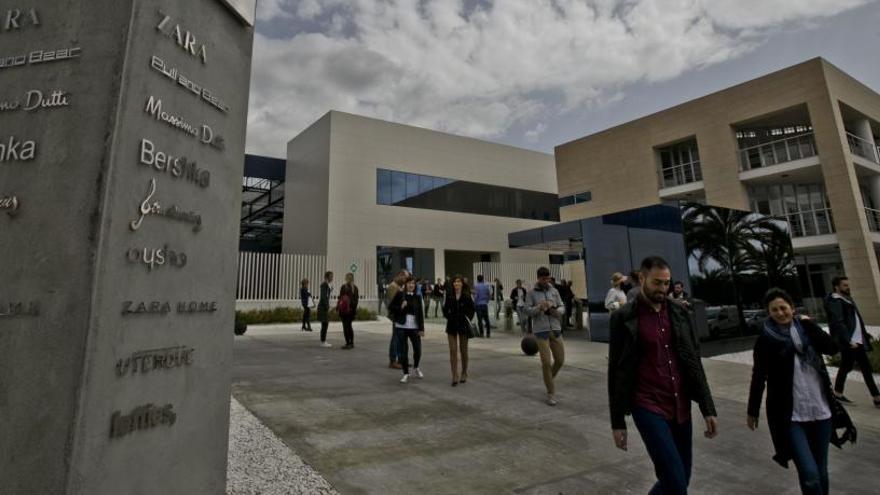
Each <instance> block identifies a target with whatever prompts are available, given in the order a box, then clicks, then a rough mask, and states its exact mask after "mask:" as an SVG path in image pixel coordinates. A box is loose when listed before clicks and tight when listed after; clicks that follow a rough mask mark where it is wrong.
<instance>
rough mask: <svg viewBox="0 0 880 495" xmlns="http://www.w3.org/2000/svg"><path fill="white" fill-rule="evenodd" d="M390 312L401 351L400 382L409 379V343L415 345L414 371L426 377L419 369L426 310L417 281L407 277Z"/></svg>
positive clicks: (389, 306) (396, 295)
mask: <svg viewBox="0 0 880 495" xmlns="http://www.w3.org/2000/svg"><path fill="white" fill-rule="evenodd" d="M388 312H389V313H391V318H392V319H393V320H394V334H395V337H397V351H398V352H399V353H400V366H401V368H403V378H401V379H400V383H406V382H408V381H409V345H408V341H409V342H412V346H413V366H414V369H413V371H414V372H415V375H416V376H417V377H418V378H424V377H425V375H423V374H422V370H421V369H419V361H421V360H422V337H424V336H425V311H424V310H423V309H422V297H421V296H420V295H418V294H417V293H416V281H415V279H414V278H413V277H412V276H409V277H407V279H406V283H405V284H404V288H403V290H401V291H398V292H397V294H395V295H394V299H392V300H391V304H389V305H388Z"/></svg>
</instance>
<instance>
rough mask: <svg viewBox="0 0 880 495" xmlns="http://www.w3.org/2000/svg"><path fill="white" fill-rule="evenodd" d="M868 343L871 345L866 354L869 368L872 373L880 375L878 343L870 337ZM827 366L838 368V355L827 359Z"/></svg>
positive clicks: (879, 347) (879, 344) (879, 349)
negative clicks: (869, 364)
mask: <svg viewBox="0 0 880 495" xmlns="http://www.w3.org/2000/svg"><path fill="white" fill-rule="evenodd" d="M868 342H870V343H871V345H872V346H873V349H872V350H871V352H869V353H868V360H869V361H870V362H871V368H873V370H874V373H880V343H878V342H877V340H876V339H875V338H874V337H872V336H871V335H868ZM828 365H829V366H837V367H838V368H839V367H840V354H835V355H833V356H831V357H830V358H828ZM856 369H858V364H857V365H856Z"/></svg>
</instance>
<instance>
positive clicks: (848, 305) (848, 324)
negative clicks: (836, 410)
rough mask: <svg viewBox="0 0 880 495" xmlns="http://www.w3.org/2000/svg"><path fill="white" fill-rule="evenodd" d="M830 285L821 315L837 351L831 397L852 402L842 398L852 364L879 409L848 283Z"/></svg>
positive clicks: (879, 397) (866, 347)
mask: <svg viewBox="0 0 880 495" xmlns="http://www.w3.org/2000/svg"><path fill="white" fill-rule="evenodd" d="M831 285H832V286H833V287H834V292H832V293H831V294H829V295H828V297H826V298H825V314H827V315H828V327H829V329H830V330H831V336H832V337H834V341H835V342H836V343H837V346H838V347H839V348H840V369H839V370H838V371H837V378H836V379H835V380H834V395H835V396H837V400H839V401H840V402H852V401H850V400H849V399H847V398H846V397H844V395H843V387H844V385H846V375H848V374H849V372H850V371H852V369H853V364H855V363H858V365H859V369H860V370H861V371H862V376H863V377H864V379H865V385H867V386H868V392H870V393H871V397H873V398H874V405H875V406H877V407H880V391H878V390H877V384H876V383H875V382H874V374H873V372H872V369H871V362H870V361H869V359H868V352H869V351H870V350H871V342H869V341H868V333H867V331H866V330H865V322H864V320H862V315H861V313H859V308H857V307H856V303H855V302H854V301H853V300H852V293H851V292H850V287H849V279H847V278H846V277H834V279H832V280H831Z"/></svg>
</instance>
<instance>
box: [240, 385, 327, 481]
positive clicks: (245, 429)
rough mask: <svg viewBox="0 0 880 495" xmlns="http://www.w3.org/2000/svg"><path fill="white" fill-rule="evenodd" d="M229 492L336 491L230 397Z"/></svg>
mask: <svg viewBox="0 0 880 495" xmlns="http://www.w3.org/2000/svg"><path fill="white" fill-rule="evenodd" d="M226 493H227V495H270V494H300V493H301V494H309V495H311V494H320V495H324V494H326V495H337V494H338V492H337V491H336V490H334V489H333V487H332V486H330V483H328V482H327V480H325V479H324V478H323V477H322V476H321V475H320V474H319V473H318V472H317V471H315V470H314V469H313V468H312V467H311V466H309V465H308V464H306V463H304V462H303V461H302V459H300V458H299V457H298V456H297V455H296V454H295V453H294V452H293V451H292V450H290V449H289V448H288V447H287V446H286V445H285V444H284V442H282V441H281V440H280V439H279V438H278V437H276V436H275V434H274V433H272V431H271V430H269V428H267V427H266V426H265V425H263V423H261V422H260V420H258V419H257V418H256V417H255V416H254V415H253V414H251V413H250V411H248V410H247V409H245V408H244V407H243V406H242V405H241V404H239V403H238V401H237V400H235V398H232V400H231V411H230V420H229V471H228V474H227V481H226Z"/></svg>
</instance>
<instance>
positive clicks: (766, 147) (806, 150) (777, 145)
mask: <svg viewBox="0 0 880 495" xmlns="http://www.w3.org/2000/svg"><path fill="white" fill-rule="evenodd" d="M816 153H817V152H816V140H815V139H814V138H813V133H812V132H810V133H807V134H801V135H799V136H793V137H790V138H785V139H780V140H778V141H771V142H769V143H764V144H759V145H756V146H750V147H748V148H742V149H741V150H739V157H740V164H741V166H742V171H743V172H745V171H748V170H752V169H756V168H763V167H769V166H771V165H779V164H780V163H785V162H791V161H794V160H800V159H802V158H808V157H811V156H816Z"/></svg>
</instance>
